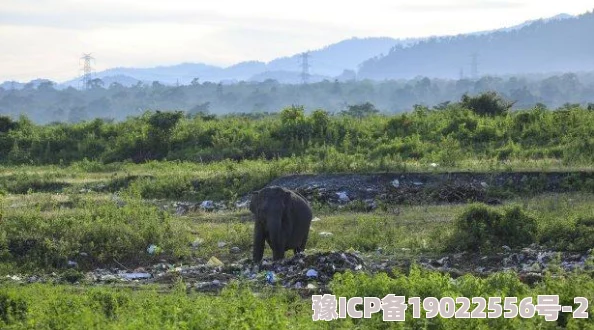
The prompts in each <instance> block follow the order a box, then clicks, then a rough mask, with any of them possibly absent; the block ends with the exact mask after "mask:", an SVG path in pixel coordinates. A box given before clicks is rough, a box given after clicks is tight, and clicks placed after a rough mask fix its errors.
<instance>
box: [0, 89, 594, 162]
mask: <svg viewBox="0 0 594 330" xmlns="http://www.w3.org/2000/svg"><path fill="white" fill-rule="evenodd" d="M507 109H508V105H506V104H505V103H504V101H502V100H501V99H500V98H499V96H497V95H495V94H482V95H479V96H475V97H469V96H465V97H464V98H463V100H462V102H461V103H459V104H449V105H447V106H445V107H444V108H443V109H429V108H425V107H422V106H418V107H416V108H415V110H414V111H413V112H412V113H406V114H400V115H394V116H387V115H379V114H375V110H374V108H373V106H372V105H361V106H358V107H351V108H350V110H349V111H346V112H345V113H343V114H340V115H331V114H329V113H327V112H324V111H322V110H319V111H314V112H313V113H311V114H306V113H305V111H304V109H303V108H301V107H290V108H287V109H284V110H283V111H282V112H281V113H280V114H278V115H269V116H264V117H262V118H259V117H256V116H251V115H228V116H224V117H215V118H204V117H202V116H197V117H192V118H185V117H183V116H182V114H181V113H180V112H176V113H167V112H155V113H148V112H147V113H145V114H144V115H143V116H141V117H136V118H130V119H128V120H126V121H124V122H118V123H113V122H107V121H103V120H100V119H96V120H93V121H90V122H84V123H79V124H54V125H47V126H38V125H35V124H33V123H32V122H30V121H29V120H28V119H26V118H24V117H23V118H21V119H19V120H17V121H12V120H9V119H7V118H4V119H3V121H4V122H5V123H4V125H2V126H3V127H4V128H3V131H2V132H0V163H4V164H13V165H16V164H34V165H39V164H71V163H73V162H77V161H84V160H85V159H88V160H96V161H99V162H102V163H112V162H116V161H133V162H144V161H147V160H154V159H156V160H164V159H167V160H187V161H194V162H213V161H221V160H234V161H240V160H259V159H266V160H271V159H278V158H286V157H290V156H292V155H294V156H295V157H297V158H299V159H300V161H301V163H303V164H314V163H323V164H324V165H320V167H321V168H320V170H321V171H364V170H380V171H381V170H387V169H390V168H394V167H396V166H398V165H401V164H403V163H406V162H410V161H418V162H422V163H433V162H436V163H439V164H442V165H445V166H450V167H460V164H461V163H463V162H464V161H467V162H468V161H479V162H486V163H489V162H491V163H500V162H502V161H509V162H513V161H524V162H528V161H535V160H536V161H541V160H554V161H558V162H561V163H562V164H563V165H564V166H582V165H590V164H591V163H592V161H593V160H594V158H592V157H593V155H594V149H592V148H593V147H592V146H594V141H593V140H592V136H594V131H593V130H594V129H593V127H594V112H592V111H591V110H587V109H585V108H581V107H579V106H568V107H567V108H564V109H560V110H557V111H548V110H545V109H543V108H542V107H540V106H539V107H536V108H534V109H532V110H526V111H518V112H508V111H507ZM484 114H491V115H489V116H485V115H484ZM337 163H339V164H343V165H342V166H340V165H339V164H337Z"/></svg>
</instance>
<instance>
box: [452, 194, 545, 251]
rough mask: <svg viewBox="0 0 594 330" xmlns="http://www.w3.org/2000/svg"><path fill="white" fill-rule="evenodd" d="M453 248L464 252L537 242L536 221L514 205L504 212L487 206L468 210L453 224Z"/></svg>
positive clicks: (473, 206) (480, 205)
mask: <svg viewBox="0 0 594 330" xmlns="http://www.w3.org/2000/svg"><path fill="white" fill-rule="evenodd" d="M454 226H455V232H454V235H453V237H452V242H451V243H450V247H452V248H455V249H462V250H477V249H487V250H488V249H492V248H498V247H501V246H502V245H507V246H510V247H517V246H521V245H529V244H531V243H533V242H534V241H535V240H536V234H537V223H536V219H535V218H534V217H533V216H531V215H529V214H527V213H525V212H524V211H523V210H522V209H521V208H520V207H518V206H514V207H511V208H507V209H505V210H504V211H503V212H499V211H498V210H496V209H494V208H492V207H488V206H486V205H484V204H474V205H471V206H469V207H468V208H466V210H465V211H464V213H462V214H461V215H460V216H459V217H458V218H457V219H456V220H455V223H454Z"/></svg>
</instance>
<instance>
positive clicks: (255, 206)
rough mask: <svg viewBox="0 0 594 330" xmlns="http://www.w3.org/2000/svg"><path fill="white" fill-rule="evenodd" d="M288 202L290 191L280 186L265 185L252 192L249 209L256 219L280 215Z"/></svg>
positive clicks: (289, 200) (289, 201)
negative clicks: (265, 186)
mask: <svg viewBox="0 0 594 330" xmlns="http://www.w3.org/2000/svg"><path fill="white" fill-rule="evenodd" d="M290 203H291V192H290V191H287V190H285V189H283V188H281V187H267V188H264V189H262V190H259V191H255V192H253V193H252V199H251V201H250V211H252V213H253V214H254V215H255V216H256V219H269V218H271V217H278V216H280V215H282V214H283V212H284V211H285V210H286V207H287V206H289V204H290Z"/></svg>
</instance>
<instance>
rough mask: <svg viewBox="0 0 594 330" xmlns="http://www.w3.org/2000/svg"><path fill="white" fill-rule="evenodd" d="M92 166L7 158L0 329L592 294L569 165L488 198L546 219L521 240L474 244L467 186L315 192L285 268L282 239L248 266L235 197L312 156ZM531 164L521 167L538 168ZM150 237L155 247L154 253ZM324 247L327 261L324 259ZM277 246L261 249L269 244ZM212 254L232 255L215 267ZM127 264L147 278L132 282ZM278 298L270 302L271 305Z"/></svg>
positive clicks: (304, 320)
mask: <svg viewBox="0 0 594 330" xmlns="http://www.w3.org/2000/svg"><path fill="white" fill-rule="evenodd" d="M83 164H84V165H81V164H75V165H71V166H68V167H58V166H43V167H31V166H28V167H7V168H4V170H3V173H2V175H1V176H0V177H1V179H0V182H1V185H0V186H1V187H2V189H3V191H4V194H3V195H2V197H1V205H2V209H1V210H2V211H1V219H2V220H1V222H0V247H1V249H2V254H1V260H2V264H1V266H0V272H1V274H2V276H3V284H2V288H1V289H0V304H3V305H2V306H3V308H4V309H3V310H5V311H6V312H4V314H3V316H2V317H1V318H0V321H1V322H3V323H2V324H3V328H14V329H21V328H31V329H33V328H34V329H45V328H47V329H63V328H97V329H106V328H114V329H116V328H117V329H119V328H133V329H134V328H139V329H140V328H142V329H150V328H155V329H164V328H176V329H178V328H188V329H200V328H205V329H206V328H221V327H233V328H235V327H236V326H237V327H247V328H265V327H269V326H276V327H280V328H291V329H300V328H303V329H306V328H307V329H310V328H345V329H347V328H352V327H354V326H355V327H359V328H378V327H379V328H382V327H384V328H387V327H397V328H398V327H400V326H402V325H403V324H400V323H388V322H382V321H381V315H375V316H374V317H373V318H372V319H370V320H355V319H347V320H341V321H333V322H329V323H326V322H316V323H313V322H312V321H311V315H312V310H311V299H310V298H308V297H309V296H310V295H311V294H316V293H325V292H331V293H333V294H336V295H337V296H338V295H339V296H347V297H350V296H358V295H359V296H378V297H380V298H381V297H383V296H384V295H385V294H388V293H395V294H405V295H407V296H410V295H420V296H422V297H424V296H435V297H443V296H467V297H470V296H484V297H488V296H493V295H495V296H511V295H514V296H518V297H524V296H533V297H536V295H537V294H544V293H547V294H560V295H561V299H562V301H563V302H565V303H566V304H570V303H572V300H571V299H573V296H586V297H588V298H590V297H592V294H593V293H594V280H592V277H591V271H592V269H593V268H592V266H591V265H592V264H593V260H592V258H591V254H590V252H591V250H590V249H591V248H592V243H591V242H592V241H593V240H594V226H592V223H594V221H593V220H592V219H594V209H593V208H592V207H591V206H592V204H593V201H594V190H592V187H591V185H590V183H589V182H587V180H585V181H584V180H581V181H580V180H576V179H575V178H576V176H575V175H578V176H577V177H579V175H589V174H587V173H589V172H582V173H586V174H579V172H570V174H571V173H578V174H575V175H574V176H571V175H567V176H566V177H567V178H569V179H567V180H566V181H567V182H565V181H564V182H565V185H564V186H563V187H565V189H564V190H563V191H556V192H555V191H547V188H546V187H547V182H548V181H546V180H545V181H542V180H541V181H538V180H536V181H534V180H527V181H526V182H523V183H522V185H521V186H516V187H513V189H512V187H509V186H502V187H501V189H496V190H493V191H495V192H496V193H497V195H496V196H497V199H498V203H497V204H498V205H495V206H489V207H487V210H488V212H492V213H489V214H499V215H500V216H501V217H502V218H501V219H511V221H512V223H515V222H519V221H528V220H526V219H529V220H530V221H533V222H534V223H535V224H536V226H535V228H534V230H533V231H532V232H530V233H529V235H528V236H526V235H524V234H523V233H524V232H519V233H518V235H520V236H518V237H521V241H517V240H516V241H514V240H511V239H509V237H500V236H496V235H492V236H488V235H487V236H486V237H487V238H486V241H481V242H478V243H477V242H474V243H473V241H472V239H471V238H472V235H470V236H469V234H468V233H467V232H465V231H463V230H462V228H463V227H460V226H461V225H460V220H459V219H463V218H464V214H466V213H467V212H470V211H472V210H473V209H472V207H471V206H469V204H468V202H472V200H469V201H467V202H464V201H462V202H457V203H447V202H435V201H433V202H432V201H431V200H427V201H425V200H420V201H419V202H418V203H412V204H411V203H406V202H404V203H403V202H398V201H394V200H389V199H387V200H380V199H379V198H378V199H377V200H375V204H374V206H373V207H372V208H369V207H366V206H365V204H364V203H363V201H362V200H358V199H356V200H355V197H357V196H356V194H355V193H351V192H349V194H352V196H353V199H354V200H353V201H351V202H349V203H344V204H340V203H337V202H336V201H333V200H331V199H330V200H318V199H315V198H314V199H313V200H312V203H313V206H314V215H315V216H316V217H317V218H318V219H319V220H318V221H314V222H313V223H312V230H311V234H310V240H309V241H308V245H307V250H306V253H305V256H306V259H304V260H305V268H303V267H302V268H299V267H296V268H295V269H294V270H291V271H290V270H289V269H292V268H291V267H292V266H288V265H292V264H291V262H297V261H299V257H298V256H297V257H295V258H296V259H295V258H292V257H293V255H292V252H288V255H287V257H288V258H292V259H289V263H288V264H287V266H282V265H281V266H280V268H275V267H278V266H274V265H272V264H265V266H264V267H263V269H262V270H261V271H260V272H257V271H255V270H254V269H252V268H250V266H249V259H250V258H251V246H252V242H251V241H252V228H253V224H252V221H251V219H252V217H251V214H250V213H249V211H248V210H247V209H246V208H245V205H240V204H241V202H242V200H244V199H243V196H244V194H246V193H248V192H249V191H251V190H254V189H259V188H261V187H262V186H264V185H266V184H267V183H268V182H270V181H271V180H273V179H276V178H280V177H281V176H282V175H285V174H295V173H312V172H314V171H315V170H312V169H311V168H304V169H300V168H298V166H299V165H298V162H295V161H294V160H292V161H287V160H283V159H281V160H278V161H270V162H263V161H253V162H252V161H246V162H245V163H239V164H238V163H232V162H229V163H224V162H223V163H214V164H210V165H200V164H192V163H166V162H153V163H149V164H144V165H134V164H108V165H102V164H97V163H93V162H85V163H83ZM279 164H281V165H279ZM282 164H284V165H282ZM529 167H530V166H526V167H524V168H523V167H521V166H518V167H516V168H518V169H519V168H523V169H529V170H535V169H536V168H537V167H532V168H529ZM223 168H226V169H228V171H221V169H223ZM410 168H415V167H413V166H411V167H410ZM416 169H417V173H419V175H425V176H427V177H428V178H431V177H436V176H439V175H440V174H439V173H443V172H446V171H444V169H443V168H438V169H435V168H431V167H430V166H426V167H422V166H418V167H417V168H416ZM480 169H481V167H480V166H477V167H475V168H471V167H470V166H469V172H471V173H475V174H472V175H471V176H474V177H477V178H479V177H480V178H481V179H480V180H485V179H484V178H485V176H486V177H487V178H488V177H489V176H493V175H497V173H501V172H502V171H503V170H502V169H501V170H499V171H497V170H492V171H487V173H481V172H479V170H480ZM565 170H567V168H565ZM574 170H575V169H574ZM536 171H538V170H536ZM528 172H530V171H528ZM543 172H547V171H543ZM548 172H551V171H548ZM353 175H357V174H353ZM291 180H295V179H291ZM543 180H544V179H543ZM281 181H282V180H281ZM285 181H286V180H285ZM561 181H563V180H561ZM282 182H284V181H282ZM348 182H349V181H348V180H346V181H345V187H346V188H349V187H348ZM401 182H402V185H403V186H401V187H399V188H398V189H395V190H394V191H395V192H398V191H399V189H400V191H407V190H405V189H404V188H405V186H406V181H405V180H402V181H401ZM489 182H490V184H491V181H489ZM230 184H231V185H232V186H229V185H230ZM460 186H464V184H461V185H460ZM25 187H28V189H25ZM328 187H329V186H328ZM448 187H450V186H448ZM225 188H227V190H225ZM352 188H356V187H352ZM423 189H425V190H428V189H430V185H429V184H426V185H425V186H423ZM355 190H356V189H353V191H355ZM221 191H222V192H223V193H217V192H221ZM485 191H487V192H488V190H485ZM526 191H532V193H526ZM312 194H313V192H312ZM207 196H215V197H216V198H213V199H214V200H215V201H217V202H218V201H221V202H220V204H217V205H218V206H217V208H216V209H215V210H214V211H205V210H203V209H201V208H200V207H196V206H197V205H199V204H200V202H201V201H202V200H203V199H205V197H207ZM312 196H314V195H312ZM427 196H429V195H427ZM494 196H495V195H494ZM176 205H177V207H176ZM179 205H186V206H187V208H186V209H184V208H180V207H179ZM474 207H479V208H480V207H482V206H474ZM514 207H516V209H517V210H520V211H517V212H520V213H519V214H517V213H514V211H513V210H514ZM469 210H470V211H469ZM510 210H511V211H510ZM493 212H494V213H493ZM526 217H527V218H526ZM512 227H513V226H512ZM514 228H515V229H514ZM512 230H520V231H521V230H524V229H523V228H520V227H517V228H516V227H513V228H512ZM465 234H466V236H465ZM483 234H489V233H488V231H485V232H483ZM514 235H515V232H512V235H511V236H514ZM521 235H524V236H521ZM511 236H510V237H511ZM514 237H515V236H514ZM468 239H470V240H468ZM462 243H463V244H462ZM475 243H476V244H478V245H472V244H475ZM151 245H154V246H155V247H158V249H157V252H153V253H149V252H148V251H147V248H148V247H149V246H151ZM504 245H507V246H504ZM508 246H509V248H508ZM528 246H530V247H528ZM332 251H337V253H338V254H331V252H332ZM328 253H330V254H328ZM340 253H347V255H351V254H352V255H356V256H358V257H359V258H361V261H362V262H363V264H362V265H363V267H361V268H359V269H355V268H353V269H351V270H348V267H347V268H346V272H344V273H343V271H344V270H341V271H338V272H337V273H336V274H334V271H329V270H327V269H326V268H323V267H324V265H325V264H328V265H331V264H334V265H339V264H340V260H338V259H336V258H338V257H337V256H338V255H340ZM324 255H327V256H328V257H327V259H326V261H325V262H323V261H320V260H323V258H324V257H323V256H324ZM270 256H271V254H270V250H269V249H268V248H267V249H266V254H265V257H267V258H269V257H270ZM518 256H520V257H518ZM542 256H545V258H544V260H545V261H542V260H541V259H542ZM211 257H216V258H217V259H219V260H220V261H221V262H222V263H223V265H222V266H212V267H211V266H207V261H209V259H210V258H211ZM485 257H488V260H485ZM333 258H334V259H333ZM514 258H521V259H523V261H521V262H520V261H514V260H515V259H514ZM291 260H295V261H291ZM316 267H317V268H316ZM310 268H316V269H317V270H318V271H319V272H320V274H319V276H318V278H307V277H305V276H304V275H303V273H304V272H305V270H307V269H310ZM267 270H268V271H273V272H275V273H276V280H275V282H274V283H272V284H269V283H268V282H267V280H266V279H265V278H264V275H265V273H266V271H267ZM120 272H124V273H127V274H132V273H134V272H136V273H142V274H149V275H147V276H150V277H147V278H139V279H136V280H129V279H128V280H127V279H125V278H124V276H122V274H121V273H120ZM341 274H342V275H341ZM333 275H334V276H333ZM213 283H214V284H213ZM56 285H57V286H56ZM209 292H210V293H209ZM254 294H255V295H254ZM40 297H41V299H40ZM304 297H305V298H304ZM248 305H250V306H251V307H247V306H248ZM270 306H275V308H273V311H272V310H271V308H270ZM589 311H590V313H592V308H591V307H590V310H589ZM407 320H408V321H407V323H406V325H407V326H409V327H412V328H437V329H458V328H468V329H470V328H473V329H474V328H480V327H491V328H492V327H496V328H502V327H506V328H518V329H525V328H545V329H546V328H551V329H552V328H554V326H561V327H567V328H575V329H578V328H579V329H585V328H587V327H588V326H592V323H591V322H590V321H589V319H587V320H577V319H572V318H571V317H570V315H566V316H563V317H561V318H560V319H559V321H558V322H545V321H544V319H543V318H542V317H539V316H536V317H535V318H534V319H520V318H517V319H513V320H504V319H498V320H486V319H485V320H478V319H477V320H472V321H469V320H460V319H441V318H439V319H431V320H428V319H425V320H423V319H418V320H415V319H412V314H409V312H407Z"/></svg>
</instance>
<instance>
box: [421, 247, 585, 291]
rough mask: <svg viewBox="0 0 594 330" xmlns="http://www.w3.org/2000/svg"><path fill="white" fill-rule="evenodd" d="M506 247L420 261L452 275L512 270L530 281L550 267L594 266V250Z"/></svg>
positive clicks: (422, 264) (570, 268)
mask: <svg viewBox="0 0 594 330" xmlns="http://www.w3.org/2000/svg"><path fill="white" fill-rule="evenodd" d="M502 248H503V252H500V253H496V254H493V255H487V256H485V255H480V254H472V253H468V252H461V253H456V254H453V255H448V256H444V257H441V258H436V259H430V258H421V259H420V260H419V263H420V265H421V266H423V267H425V268H428V269H431V270H437V271H440V272H446V273H449V274H451V275H452V277H458V276H461V275H463V274H466V273H472V274H474V275H478V276H487V275H489V274H491V273H494V272H498V271H505V270H511V271H514V272H516V273H517V274H518V276H519V277H520V279H521V280H522V281H524V282H526V283H529V284H532V283H534V282H536V281H538V280H540V279H542V277H543V274H544V272H545V271H546V270H551V271H554V270H555V269H558V270H563V271H568V272H569V271H573V270H575V269H590V270H592V269H594V258H593V255H592V250H590V251H588V252H587V253H574V252H555V251H550V250H546V249H544V248H542V247H539V246H537V245H535V244H533V245H531V246H530V247H527V248H523V249H521V250H516V251H513V250H512V249H510V248H509V247H507V246H503V247H502Z"/></svg>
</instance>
